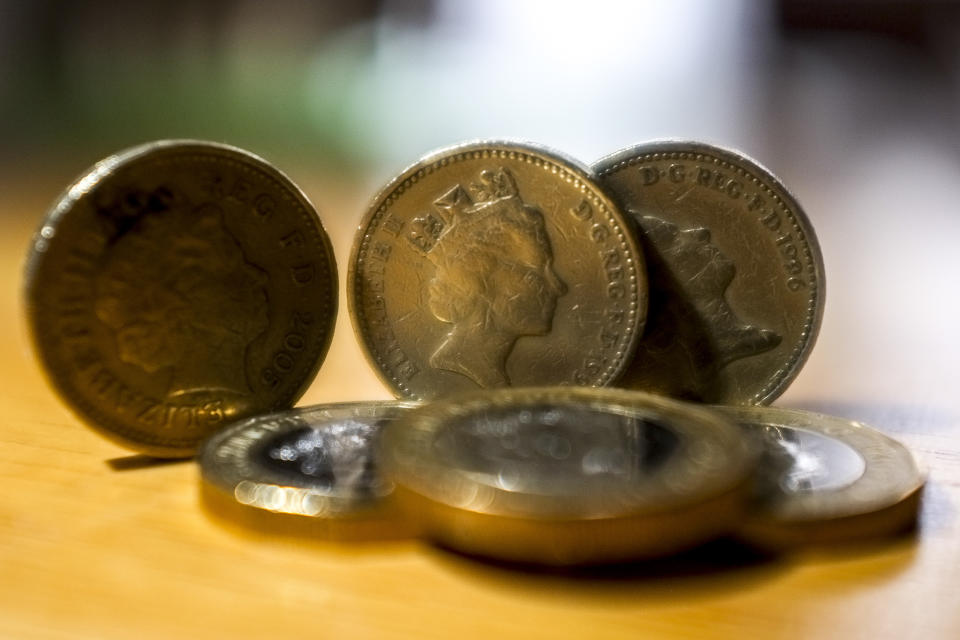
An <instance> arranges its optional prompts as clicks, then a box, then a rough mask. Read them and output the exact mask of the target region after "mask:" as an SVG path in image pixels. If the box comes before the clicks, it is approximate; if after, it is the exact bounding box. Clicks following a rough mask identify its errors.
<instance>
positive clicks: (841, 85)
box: [0, 0, 960, 397]
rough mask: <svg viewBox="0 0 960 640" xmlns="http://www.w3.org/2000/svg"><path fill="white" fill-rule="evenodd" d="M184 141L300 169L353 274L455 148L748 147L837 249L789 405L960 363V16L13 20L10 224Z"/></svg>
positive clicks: (245, 13) (628, 10) (366, 5)
mask: <svg viewBox="0 0 960 640" xmlns="http://www.w3.org/2000/svg"><path fill="white" fill-rule="evenodd" d="M185 137H189V138H200V139H209V140H216V141H222V142H228V143H231V144H234V145H237V146H240V147H243V148H247V149H249V150H251V151H253V152H255V153H257V154H259V155H262V156H263V157H265V158H266V159H268V160H270V161H272V162H274V163H275V164H277V166H278V167H280V168H281V169H282V170H284V171H286V172H288V173H289V174H290V175H291V177H292V178H293V179H294V180H295V181H296V182H298V183H299V184H300V185H301V186H302V187H304V189H305V190H306V191H307V193H308V195H310V197H311V198H312V199H313V200H314V202H315V203H316V204H317V205H318V208H319V209H320V211H321V217H322V219H323V220H324V222H325V224H326V225H327V226H328V229H329V230H330V231H331V235H332V236H334V241H335V243H339V244H338V245H337V246H340V247H344V248H342V249H339V250H338V256H340V258H341V269H342V273H345V272H346V264H345V262H344V260H345V258H346V256H347V255H348V251H349V242H350V240H351V238H352V233H353V229H354V228H355V226H356V223H357V222H358V221H359V218H360V216H361V215H362V213H363V208H364V206H365V204H366V202H368V201H369V198H370V197H372V195H373V193H374V191H375V190H376V188H378V187H379V186H380V185H381V184H383V183H384V182H385V181H386V180H387V179H388V178H389V177H390V176H392V175H394V174H396V173H397V172H398V171H399V170H401V169H402V168H403V167H405V166H406V165H408V164H410V163H412V162H414V161H415V160H416V159H417V158H418V157H419V156H421V155H422V154H424V153H425V152H427V151H430V150H432V149H434V148H437V147H441V146H447V145H450V144H454V143H457V142H460V141H463V140H467V139H474V138H504V137H507V138H519V139H527V140H532V141H535V142H539V143H542V144H545V145H548V146H551V147H554V148H557V149H559V150H562V151H564V152H566V153H568V154H570V155H572V156H574V157H577V158H580V159H581V160H582V161H584V162H586V163H591V162H593V161H595V160H596V159H598V158H599V157H601V156H603V155H606V154H608V153H611V152H613V151H615V150H617V149H620V148H622V147H625V146H628V145H630V144H634V143H637V142H641V141H646V140H650V139H655V138H678V139H698V140H703V141H707V142H712V143H714V144H719V145H722V146H728V147H733V148H736V149H740V150H742V151H744V152H746V153H747V154H749V155H751V156H753V157H755V158H756V159H758V160H759V161H760V162H761V163H763V164H765V165H767V166H768V167H770V168H771V169H772V170H773V171H774V172H775V173H777V174H778V175H780V176H781V178H782V179H783V180H784V182H785V184H787V185H788V187H789V188H790V189H791V190H793V191H794V192H795V194H796V195H797V197H798V198H799V200H800V201H801V202H802V203H803V204H804V206H805V208H806V210H807V213H808V215H809V216H810V218H811V220H812V222H813V224H814V227H815V228H816V229H817V230H818V233H819V236H820V241H821V244H822V246H823V253H824V255H825V261H826V267H827V269H826V272H827V274H828V282H829V293H828V302H827V312H826V316H825V318H824V325H823V327H824V328H823V331H822V333H821V337H820V343H819V346H818V348H817V349H816V350H815V351H814V357H813V358H812V359H811V361H810V362H809V363H808V365H807V367H806V369H805V372H807V374H808V375H807V376H805V377H801V378H800V379H799V380H798V382H797V383H796V384H795V385H794V387H792V389H791V391H792V392H795V393H798V394H802V393H803V392H804V389H805V387H804V384H805V383H804V381H805V380H809V381H813V380H817V376H818V375H819V376H821V379H822V377H823V376H828V377H830V378H831V379H833V378H836V379H839V380H843V381H844V382H843V385H841V386H839V387H837V393H838V394H841V395H843V394H845V395H846V396H847V397H849V396H850V395H851V394H853V395H856V393H857V391H858V390H861V391H863V392H864V393H869V394H870V395H874V394H877V393H883V392H884V390H885V389H886V388H887V387H889V388H890V389H897V390H899V392H900V393H904V392H906V393H909V390H910V388H911V386H916V385H920V384H925V385H927V386H929V381H924V380H923V379H922V378H917V377H916V376H914V375H912V372H913V371H915V370H918V369H923V367H924V366H926V364H928V360H926V359H929V358H931V357H934V358H937V357H940V358H952V357H955V354H953V355H951V354H950V353H948V352H949V351H950V350H949V349H948V350H944V349H943V348H942V345H943V336H944V335H952V332H953V331H955V329H954V328H953V326H952V318H954V317H956V316H957V315H958V314H960V301H958V300H956V299H955V297H953V296H945V295H943V292H944V291H956V290H958V289H960V275H958V274H960V269H958V268H957V267H956V266H955V265H954V262H955V261H954V260H953V254H954V253H955V248H954V243H953V239H954V238H955V237H957V236H958V234H960V215H957V202H960V5H958V4H956V3H953V2H933V1H930V0H913V1H905V2H890V1H881V0H873V1H871V0H833V1H831V0H820V1H814V0H779V1H763V0H724V1H722V2H718V1H716V0H674V1H671V2H661V1H653V0H650V1H636V2H631V1H627V0H623V1H617V0H591V1H590V2H564V1H559V0H553V1H550V0H528V1H524V2H514V1H511V0H480V1H468V0H409V1H401V0H353V1H352V2H319V1H314V2H311V1H307V0H272V1H271V2H259V1H256V0H215V1H209V2H201V1H198V0H163V1H157V0H140V1H138V2H130V3H117V2H108V1H106V0H76V1H74V2H57V1H52V0H29V1H28V0H0V204H2V205H3V208H4V211H5V213H6V214H7V215H8V216H9V215H14V213H15V215H17V216H18V219H19V217H22V216H29V220H28V221H27V222H26V223H24V222H21V224H30V225H33V224H36V223H37V222H38V221H39V220H40V218H41V216H42V215H43V209H44V207H45V206H46V205H47V204H48V203H49V202H50V201H51V200H53V198H54V197H55V196H56V193H57V191H59V189H60V188H62V187H63V186H65V185H66V184H67V182H68V181H69V180H70V179H71V178H72V177H74V176H75V175H77V174H78V173H79V172H81V171H83V170H84V169H85V168H86V167H88V166H90V165H91V164H92V163H93V162H95V161H96V160H98V159H100V158H102V157H104V156H106V155H109V154H110V153H113V152H115V151H118V150H120V149H123V148H125V147H129V146H132V145H135V144H139V143H142V142H146V141H149V140H152V139H158V138H185ZM344 176H346V177H347V179H344ZM338 189H339V190H340V193H339V194H337V193H336V192H337V190H338ZM11 203H12V204H11ZM7 219H8V220H9V217H8V218H7ZM903 256H909V259H908V260H907V261H902V257H903ZM880 310H882V312H881V311H880ZM918 310H920V311H919V312H918ZM347 331H349V329H347ZM885 341H893V342H901V343H910V344H912V345H914V346H915V348H914V349H912V350H911V351H910V352H909V353H899V354H889V353H886V352H884V351H883V350H881V349H876V348H875V345H876V344H882V343H884V342H885ZM824 353H827V354H829V355H830V357H829V358H825V357H823V356H821V355H820V354H824ZM848 354H849V356H850V357H849V358H847V357H846V356H847V355H848ZM931 354H933V355H931ZM864 360H866V361H864ZM838 363H839V364H838ZM864 370H871V371H883V372H884V374H885V375H884V376H883V377H882V378H881V379H879V380H878V378H877V376H873V377H872V378H869V381H868V382H860V380H862V379H863V378H862V377H861V376H860V373H861V372H863V371H864ZM811 371H812V373H810V372H811ZM866 385H870V388H869V389H867V387H866ZM861 387H862V389H861ZM924 393H925V394H926V395H929V393H930V390H929V389H925V390H924ZM943 393H944V394H945V397H952V394H953V393H954V392H953V390H952V389H948V388H947V385H944V389H943Z"/></svg>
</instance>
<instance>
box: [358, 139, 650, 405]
mask: <svg viewBox="0 0 960 640" xmlns="http://www.w3.org/2000/svg"><path fill="white" fill-rule="evenodd" d="M347 292H348V293H347V299H348V302H349V305H350V311H351V316H352V319H353V323H354V328H355V331H356V333H357V335H358V338H359V341H360V343H361V345H362V346H363V348H364V350H365V351H366V354H367V356H368V359H369V360H370V362H371V364H372V365H373V366H374V368H375V370H376V371H377V372H378V374H379V375H380V377H381V379H382V380H383V381H384V382H385V383H386V384H387V386H388V387H389V388H390V389H391V390H393V392H394V393H395V394H397V395H398V396H405V397H409V398H417V399H429V398H433V397H437V396H441V395H444V394H446V393H451V392H455V391H464V390H476V389H491V388H498V387H506V386H530V385H551V384H578V385H588V386H602V385H606V384H609V383H611V382H612V381H614V380H616V379H617V377H618V376H619V375H620V373H621V371H622V370H623V368H624V367H625V366H626V365H627V363H628V361H629V359H630V357H631V355H632V353H633V348H634V345H635V344H636V340H637V338H638V336H639V335H640V333H641V331H642V328H643V320H644V317H645V314H646V306H647V304H646V303H647V287H646V277H645V271H644V267H643V258H642V254H641V252H640V250H639V248H638V244H637V242H636V239H635V236H634V234H633V232H632V229H631V227H630V225H629V224H628V222H627V221H626V220H625V219H624V218H623V217H622V216H621V214H620V212H619V209H618V208H617V207H616V206H615V205H614V204H613V202H612V201H611V200H610V199H609V198H608V197H607V195H606V193H605V192H604V191H603V190H602V189H601V188H600V187H599V186H598V185H597V184H596V182H595V180H594V176H593V174H592V173H591V172H590V171H589V169H587V168H586V167H583V166H581V165H579V164H578V163H576V162H575V161H573V160H571V159H569V158H566V157H564V156H562V155H560V154H557V153H556V152H553V151H550V150H548V149H544V148H542V147H538V146H534V145H531V144H526V143H515V142H497V141H480V142H472V143H468V144H463V145H460V146H456V147H452V148H449V149H444V150H441V151H437V152H435V153H433V154H430V155H428V156H426V157H425V158H423V159H421V160H420V161H419V162H417V163H416V164H414V165H413V166H411V167H410V168H408V169H407V170H405V171H404V172H403V173H401V174H400V175H399V176H398V177H396V178H395V179H394V180H393V181H392V182H390V183H389V184H388V185H387V186H386V187H385V188H384V189H383V191H382V192H381V193H380V194H379V195H378V196H377V197H376V198H375V199H374V201H373V204H372V205H371V206H370V208H369V210H368V212H367V214H366V217H365V218H364V220H363V221H362V223H361V224H360V228H359V230H358V232H357V237H356V240H355V242H354V248H353V253H352V256H351V259H350V271H349V275H348V285H347Z"/></svg>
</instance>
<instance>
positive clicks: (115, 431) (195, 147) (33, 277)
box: [24, 139, 338, 458]
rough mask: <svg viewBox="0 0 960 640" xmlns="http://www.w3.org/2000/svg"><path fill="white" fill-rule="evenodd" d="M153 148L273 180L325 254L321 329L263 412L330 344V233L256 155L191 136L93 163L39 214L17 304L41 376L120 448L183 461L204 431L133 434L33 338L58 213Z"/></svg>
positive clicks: (333, 294) (333, 298)
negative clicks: (21, 305)
mask: <svg viewBox="0 0 960 640" xmlns="http://www.w3.org/2000/svg"><path fill="white" fill-rule="evenodd" d="M158 153H162V154H175V153H176V154H185V155H190V154H193V155H198V154H206V155H210V156H216V157H219V158H224V159H227V160H228V161H232V162H234V163H236V164H237V165H238V166H242V167H244V168H245V169H246V170H248V171H257V172H259V173H261V174H262V175H263V176H265V177H266V178H267V179H269V180H270V181H272V182H274V183H275V184H276V185H278V187H279V188H280V189H282V190H283V192H284V197H285V198H286V199H287V200H289V201H290V202H291V203H292V205H293V206H295V207H296V208H297V209H298V211H299V217H300V218H301V219H302V220H303V223H304V225H305V227H306V228H307V229H309V231H310V237H309V238H308V239H307V241H308V242H315V243H317V247H318V249H319V252H320V253H322V254H323V255H324V256H325V257H326V264H325V265H324V267H325V269H326V272H327V279H328V280H329V282H328V283H327V284H328V289H329V296H328V298H327V299H326V300H324V301H320V302H318V303H316V304H317V305H318V306H320V305H322V307H323V308H322V309H321V311H322V312H323V316H325V317H321V318H319V319H318V321H319V322H324V321H326V325H327V326H326V329H325V330H324V331H323V333H322V336H321V339H320V340H317V341H314V342H313V343H312V344H309V345H308V350H307V351H306V353H305V359H306V360H308V361H309V362H310V365H309V367H308V368H307V369H306V370H305V371H304V373H303V375H302V376H301V379H300V381H299V382H298V383H297V384H295V385H292V386H288V390H287V392H286V393H284V394H283V395H282V396H281V397H276V398H274V399H273V401H272V402H271V403H270V404H269V406H264V407H262V409H263V410H266V411H270V410H276V409H281V408H284V407H289V406H292V405H293V403H294V402H295V401H296V400H297V398H299V397H300V396H301V395H303V393H304V392H305V391H306V389H307V387H308V386H309V385H310V383H311V382H312V380H313V378H314V376H315V375H316V373H317V371H318V370H319V368H320V365H321V364H322V363H323V360H324V357H325V356H326V353H327V350H328V349H329V347H330V343H331V341H332V340H333V329H334V323H335V320H336V315H337V306H338V299H337V293H338V290H337V264H336V259H335V257H334V254H333V246H332V244H331V243H330V238H329V236H328V235H327V233H326V230H325V229H324V227H323V223H322V222H321V221H320V218H319V216H318V215H317V211H316V208H315V207H314V206H313V204H312V203H311V202H310V200H309V198H307V196H306V194H304V193H303V191H301V190H300V188H299V187H298V186H297V185H296V184H294V182H293V181H292V180H290V178H289V177H287V175H286V174H284V173H283V172H281V171H280V170H278V169H277V168H276V167H274V166H273V165H271V164H270V163H268V162H267V161H266V160H264V159H263V158H261V157H259V156H257V155H255V154H253V153H251V152H249V151H246V150H244V149H240V148H238V147H234V146H231V145H227V144H222V143H217V142H208V141H204V140H192V139H172V140H157V141H153V142H148V143H145V144H142V145H138V146H135V147H131V148H129V149H125V150H123V151H120V152H118V153H115V154H113V155H111V156H108V157H107V158H104V159H103V160H101V161H99V162H97V163H96V164H95V165H93V166H92V167H91V168H90V169H88V170H87V171H85V172H84V173H83V174H81V175H80V177H78V178H77V179H76V180H74V182H73V183H72V184H71V185H70V186H68V187H67V188H66V189H65V190H64V191H63V193H61V194H60V196H59V197H58V198H57V200H56V201H55V202H54V204H53V205H52V206H51V208H50V209H49V211H48V212H47V214H46V216H45V218H44V220H43V222H42V223H41V225H40V228H39V230H38V231H37V233H36V234H35V235H34V237H33V240H32V242H31V247H30V252H29V254H28V255H27V260H26V264H25V269H24V272H25V278H24V282H25V285H24V301H25V311H26V316H27V320H28V322H27V324H28V327H29V333H30V337H31V342H32V344H33V351H34V353H35V354H37V355H38V356H39V358H40V360H41V362H42V363H43V365H44V366H43V367H42V369H43V372H44V375H45V377H46V379H47V381H48V382H49V383H50V385H51V386H52V387H53V388H54V389H55V390H56V391H57V392H58V394H59V395H60V396H61V398H63V399H64V400H66V404H67V406H68V408H69V409H70V410H71V411H72V412H73V413H74V415H75V416H77V417H78V418H80V419H81V420H82V421H83V422H84V423H85V424H86V425H87V426H89V427H90V428H92V429H93V430H95V431H96V432H97V433H99V434H100V435H102V436H104V437H105V438H107V439H109V440H111V441H113V442H115V443H117V444H119V445H121V446H123V447H126V448H129V449H133V450H135V451H139V452H141V453H145V454H147V455H151V456H156V457H159V458H184V457H190V456H193V455H194V454H195V453H196V451H197V448H198V447H199V445H200V443H201V441H202V439H203V438H205V437H206V436H207V435H209V433H207V434H204V435H203V436H201V437H198V438H196V439H189V440H178V441H171V440H168V439H165V438H164V437H163V436H162V435H157V436H156V437H155V438H152V439H147V438H145V436H144V433H143V431H142V430H140V432H139V433H138V432H137V430H136V429H133V428H131V427H129V426H127V425H126V424H125V422H124V421H123V420H122V419H121V418H117V417H116V416H114V415H112V414H111V413H110V412H109V411H103V410H101V409H98V408H97V407H96V405H95V404H94V403H93V402H91V401H89V400H88V399H87V398H86V397H85V396H84V394H83V392H82V391H81V390H79V389H78V388H76V385H75V384H74V383H73V382H72V381H71V379H70V372H69V371H68V370H67V369H66V368H65V367H64V366H63V363H62V362H61V361H60V359H58V357H57V356H56V354H54V353H52V352H51V350H50V348H48V346H47V345H46V344H45V341H44V336H43V335H41V330H40V328H39V324H40V321H41V318H40V316H42V314H43V309H42V308H41V306H40V302H39V300H38V298H39V297H40V293H39V291H38V290H37V289H38V287H39V286H40V285H42V284H43V283H42V282H41V281H40V278H41V277H42V276H41V275H40V273H41V271H42V269H43V261H44V257H45V254H46V253H47V252H48V251H49V250H50V247H51V246H52V245H53V244H55V243H57V242H58V240H57V233H58V231H59V227H60V226H61V222H62V221H63V220H64V219H65V218H68V217H70V215H71V211H72V210H73V209H74V207H75V206H77V205H78V203H80V202H82V201H83V199H84V198H85V197H86V196H87V194H88V193H90V192H91V191H93V190H94V189H96V188H97V187H98V186H99V185H100V184H101V183H102V182H104V181H105V180H109V179H110V178H111V176H113V175H115V174H116V173H117V172H119V171H121V170H123V169H124V168H125V167H127V166H130V165H134V164H136V163H138V162H140V161H142V160H144V159H149V158H150V157H151V156H153V155H154V154H158Z"/></svg>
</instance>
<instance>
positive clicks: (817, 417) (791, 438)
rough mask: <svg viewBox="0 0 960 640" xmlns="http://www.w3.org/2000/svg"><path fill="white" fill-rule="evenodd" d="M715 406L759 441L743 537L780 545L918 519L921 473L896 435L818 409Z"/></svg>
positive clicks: (886, 532)
mask: <svg viewBox="0 0 960 640" xmlns="http://www.w3.org/2000/svg"><path fill="white" fill-rule="evenodd" d="M713 408H714V409H715V410H716V411H718V412H719V413H721V414H724V415H726V416H727V417H728V418H730V419H731V420H735V421H736V422H738V423H739V424H741V425H742V426H743V428H744V429H745V430H747V431H748V432H749V433H750V435H751V436H754V437H755V438H757V439H759V441H760V442H761V443H762V445H763V447H762V448H763V454H762V457H761V465H760V470H759V472H758V473H757V480H756V487H755V505H754V508H753V509H751V512H750V515H749V516H748V517H747V518H746V519H745V520H744V523H743V525H742V527H741V528H740V531H739V533H738V535H739V536H740V537H741V538H744V539H746V540H748V541H749V542H751V543H753V544H755V545H758V546H763V547H770V548H781V547H791V546H798V545H808V544H824V543H831V542H841V541H851V540H860V539H865V538H876V537H883V536H890V535H894V534H896V533H900V532H903V531H905V530H908V529H910V528H911V527H912V526H913V525H914V524H915V522H916V518H917V509H918V506H919V502H920V495H921V492H922V489H923V485H924V477H923V474H922V473H921V472H920V470H919V468H918V467H917V463H916V461H915V460H914V458H913V456H912V455H911V453H910V451H908V450H907V448H906V447H904V446H903V445H902V444H900V443H899V442H897V441H896V440H893V439H892V438H889V437H888V436H886V435H884V434H882V433H880V432H879V431H877V430H875V429H872V428H870V427H868V426H866V425H863V424H861V423H859V422H852V421H850V420H844V419H842V418H834V417H831V416H825V415H822V414H818V413H810V412H806V411H796V410H789V409H777V408H771V407H713Z"/></svg>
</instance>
